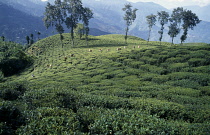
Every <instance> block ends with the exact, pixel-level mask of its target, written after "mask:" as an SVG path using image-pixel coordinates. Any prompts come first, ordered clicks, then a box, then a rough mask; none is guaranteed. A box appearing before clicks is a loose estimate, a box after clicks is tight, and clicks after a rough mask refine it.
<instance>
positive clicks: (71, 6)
mask: <svg viewBox="0 0 210 135" xmlns="http://www.w3.org/2000/svg"><path fill="white" fill-rule="evenodd" d="M64 7H65V10H66V11H67V17H66V19H65V23H66V26H67V28H68V29H70V33H71V40H72V45H73V46H74V29H75V28H76V27H77V24H78V22H79V21H80V20H81V15H82V9H83V8H82V2H81V0H65V1H64Z"/></svg>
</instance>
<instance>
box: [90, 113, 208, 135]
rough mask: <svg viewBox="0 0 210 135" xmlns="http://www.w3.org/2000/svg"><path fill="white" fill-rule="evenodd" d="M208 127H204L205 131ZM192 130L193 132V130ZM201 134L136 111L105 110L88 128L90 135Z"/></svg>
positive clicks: (189, 127) (185, 126)
mask: <svg viewBox="0 0 210 135" xmlns="http://www.w3.org/2000/svg"><path fill="white" fill-rule="evenodd" d="M207 127H208V126H207V125H206V127H205V129H208V128H207ZM193 129H194V130H193ZM188 133H189V134H194V135H195V134H200V133H201V134H202V133H203V131H199V129H196V128H192V127H191V125H188V124H180V123H177V122H166V121H165V120H163V119H159V118H157V117H155V116H152V115H148V114H144V113H141V112H140V111H137V110H124V109H118V110H116V109H115V110H107V111H106V113H103V114H102V115H101V117H100V118H98V119H96V120H95V121H94V123H93V124H91V126H90V134H106V135H113V134H115V135H125V134H129V135H140V134H141V135H153V134H171V135H176V134H188Z"/></svg>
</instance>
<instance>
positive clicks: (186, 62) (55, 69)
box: [0, 34, 210, 134]
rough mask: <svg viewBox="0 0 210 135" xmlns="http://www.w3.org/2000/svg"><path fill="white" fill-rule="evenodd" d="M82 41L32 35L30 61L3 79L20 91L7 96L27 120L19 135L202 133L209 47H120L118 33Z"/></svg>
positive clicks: (208, 115)
mask: <svg viewBox="0 0 210 135" xmlns="http://www.w3.org/2000/svg"><path fill="white" fill-rule="evenodd" d="M89 38H90V39H89V42H88V44H89V45H88V46H87V45H86V42H85V40H79V39H77V38H76V39H75V44H76V45H75V46H72V45H71V41H70V40H69V35H68V34H64V40H63V41H62V42H61V41H60V40H59V36H58V35H54V36H52V37H48V38H46V39H43V40H40V41H38V42H37V43H35V44H33V46H31V47H30V48H29V49H28V50H27V53H28V54H29V55H33V56H34V57H35V58H36V59H35V63H34V65H33V66H32V67H30V68H28V69H26V70H25V71H24V72H22V73H21V74H19V75H15V76H11V77H8V78H6V79H7V81H6V82H17V83H18V84H19V83H21V82H22V83H24V84H25V85H24V87H25V88H26V90H25V91H24V93H21V94H20V96H19V97H18V99H17V100H15V101H12V102H14V103H15V102H16V103H18V105H16V107H18V108H20V111H21V112H25V114H24V115H25V117H27V118H28V119H29V120H28V121H26V124H25V125H23V126H21V127H19V129H18V131H17V132H18V133H19V134H22V133H25V134H27V133H28V134H29V133H30V132H37V134H38V133H39V134H45V133H46V134H50V133H51V132H52V133H53V132H54V130H56V133H58V131H60V132H62V133H63V134H73V133H77V134H82V133H83V134H161V133H162V134H163V133H164V134H209V133H210V131H209V128H208V127H209V126H210V125H209V122H210V107H209V103H210V97H209V96H210V95H209V86H210V72H209V64H210V61H209V60H210V53H209V50H210V46H209V45H203V44H197V45H195V44H193V45H192V46H191V45H189V44H188V45H186V46H171V44H170V43H162V45H161V46H160V45H159V42H154V41H152V42H149V44H147V41H144V40H142V39H140V38H137V37H133V36H129V37H128V44H124V36H123V35H104V36H90V37H89ZM62 43H63V45H64V47H63V48H62ZM124 46H125V48H124ZM134 46H135V48H134ZM138 46H139V48H138ZM117 48H121V50H119V49H117ZM89 50H92V51H91V52H90V51H89ZM99 50H102V51H99ZM72 54H74V55H72ZM203 54H205V55H203ZM32 75H34V77H32ZM6 82H5V83H1V84H0V87H1V88H2V89H7V87H8V85H9V84H6ZM25 82H27V83H25ZM12 85H16V84H12ZM11 90H14V91H15V92H18V90H17V89H16V88H12V89H11ZM4 92H5V91H4ZM1 94H2V93H1ZM3 94H5V93H3ZM1 102H11V101H9V100H4V99H2V98H1ZM21 106H24V107H21ZM45 109H46V111H44V110H45ZM58 110H59V111H58ZM40 114H43V115H42V117H40V118H39V119H38V117H39V115H40ZM36 115H37V117H33V116H36ZM65 119H66V120H67V121H65ZM131 119H132V120H131ZM40 120H41V121H42V123H41V122H40ZM50 121H51V122H50ZM128 121H129V122H128ZM68 122H70V123H71V124H70V125H71V126H70V128H69V129H68V128H67V127H68V124H67V123H68ZM44 125H48V126H44ZM53 125H56V129H54V128H53ZM0 126H1V125H0ZM1 127H3V126H1ZM33 127H37V128H33ZM38 128H39V129H40V130H39V131H38V130H37V129H38Z"/></svg>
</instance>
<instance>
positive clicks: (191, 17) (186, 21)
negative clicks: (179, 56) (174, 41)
mask: <svg viewBox="0 0 210 135" xmlns="http://www.w3.org/2000/svg"><path fill="white" fill-rule="evenodd" d="M182 17H183V18H182V19H183V25H182V28H183V30H184V32H183V35H182V36H181V38H180V39H181V44H182V43H183V42H184V41H185V40H186V39H187V34H188V30H189V29H191V30H193V28H194V27H195V26H196V25H197V24H199V23H200V22H201V20H199V18H198V16H197V15H196V14H195V13H192V11H191V10H185V11H184V12H183V16H182Z"/></svg>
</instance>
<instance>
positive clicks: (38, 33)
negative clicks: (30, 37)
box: [37, 31, 41, 40]
mask: <svg viewBox="0 0 210 135" xmlns="http://www.w3.org/2000/svg"><path fill="white" fill-rule="evenodd" d="M37 35H38V40H40V38H39V36H40V35H41V32H40V31H38V32H37Z"/></svg>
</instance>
